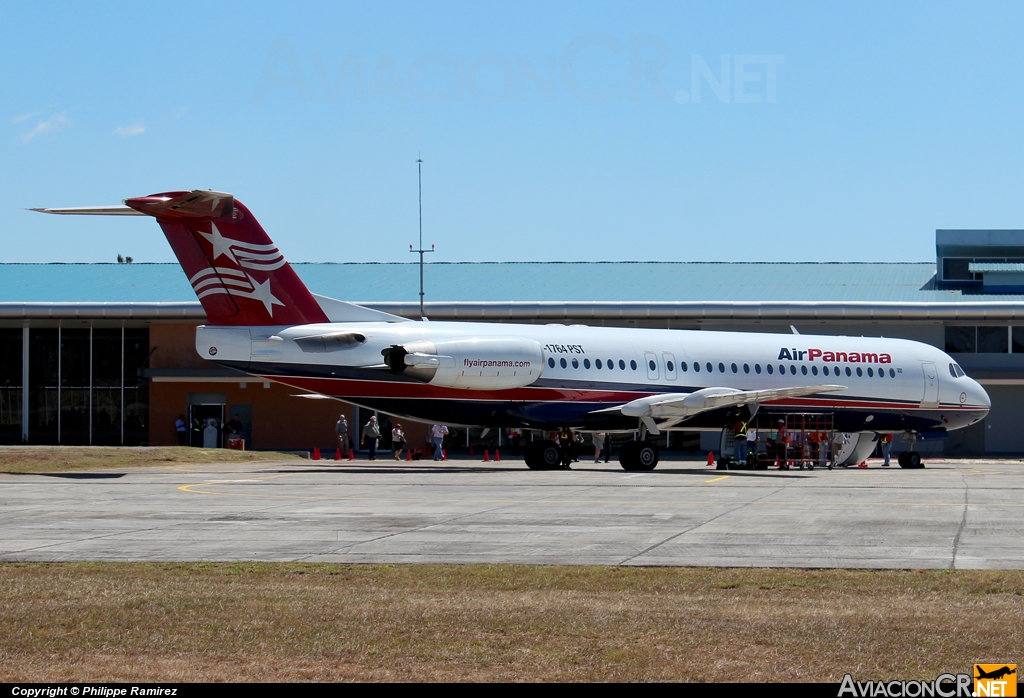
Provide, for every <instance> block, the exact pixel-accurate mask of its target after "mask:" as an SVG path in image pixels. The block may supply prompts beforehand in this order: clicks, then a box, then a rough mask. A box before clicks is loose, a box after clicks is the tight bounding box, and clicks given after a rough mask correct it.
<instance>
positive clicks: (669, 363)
mask: <svg viewBox="0 0 1024 698" xmlns="http://www.w3.org/2000/svg"><path fill="white" fill-rule="evenodd" d="M651 363H654V362H653V361H652V362H651ZM665 366H666V367H667V368H668V372H669V373H672V371H675V370H676V365H675V364H674V363H672V362H671V361H667V362H665Z"/></svg>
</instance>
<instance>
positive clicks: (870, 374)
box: [868, 366, 875, 378]
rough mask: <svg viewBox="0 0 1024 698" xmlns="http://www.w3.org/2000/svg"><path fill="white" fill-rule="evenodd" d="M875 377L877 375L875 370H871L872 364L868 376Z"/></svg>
mask: <svg viewBox="0 0 1024 698" xmlns="http://www.w3.org/2000/svg"><path fill="white" fill-rule="evenodd" d="M874 377H875V372H874V371H872V370H871V367H870V366H868V378H874Z"/></svg>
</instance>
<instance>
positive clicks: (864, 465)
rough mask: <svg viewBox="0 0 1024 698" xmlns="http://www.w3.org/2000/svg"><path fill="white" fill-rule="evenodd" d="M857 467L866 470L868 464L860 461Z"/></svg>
mask: <svg viewBox="0 0 1024 698" xmlns="http://www.w3.org/2000/svg"><path fill="white" fill-rule="evenodd" d="M857 467H858V468H866V467H868V462H867V461H866V460H862V461H861V462H860V464H859V465H858V466H857Z"/></svg>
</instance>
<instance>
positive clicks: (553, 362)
mask: <svg viewBox="0 0 1024 698" xmlns="http://www.w3.org/2000/svg"><path fill="white" fill-rule="evenodd" d="M548 366H550V367H551V368H554V367H555V360H554V359H552V358H551V357H550V356H549V357H548Z"/></svg>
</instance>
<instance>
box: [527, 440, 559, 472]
mask: <svg viewBox="0 0 1024 698" xmlns="http://www.w3.org/2000/svg"><path fill="white" fill-rule="evenodd" d="M525 458H526V467H527V468H529V469H530V470H558V469H559V468H560V467H561V464H562V451H561V449H559V448H558V444H556V443H555V442H554V441H531V442H530V443H528V444H526V454H525Z"/></svg>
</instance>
